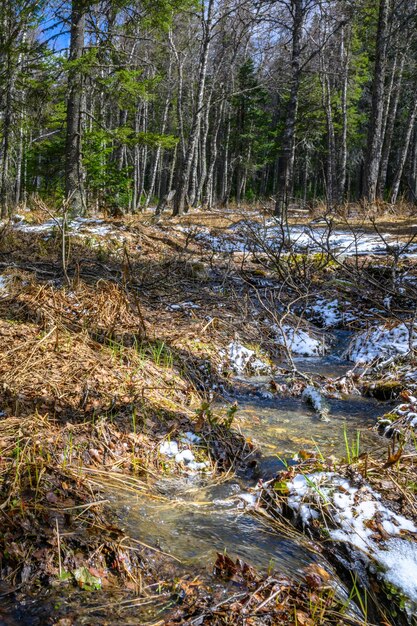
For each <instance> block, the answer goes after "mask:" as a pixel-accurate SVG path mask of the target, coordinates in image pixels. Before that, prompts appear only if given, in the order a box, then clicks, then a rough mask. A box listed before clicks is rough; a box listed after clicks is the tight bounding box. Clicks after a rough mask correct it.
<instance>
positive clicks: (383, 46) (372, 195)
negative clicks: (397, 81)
mask: <svg viewBox="0 0 417 626" xmlns="http://www.w3.org/2000/svg"><path fill="white" fill-rule="evenodd" d="M388 9H389V0H380V2H379V15H378V30H377V39H376V51H375V68H374V77H373V86H372V109H371V119H370V123H369V130H368V145H367V154H366V161H365V178H364V196H365V198H366V199H367V200H368V202H370V203H373V202H375V200H376V198H377V184H378V174H379V165H380V161H381V152H382V141H383V137H382V129H383V115H384V88H385V70H386V58H387V37H388Z"/></svg>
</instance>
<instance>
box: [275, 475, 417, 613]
mask: <svg viewBox="0 0 417 626" xmlns="http://www.w3.org/2000/svg"><path fill="white" fill-rule="evenodd" d="M287 486H288V488H289V496H288V500H287V503H288V506H290V507H291V508H292V509H293V511H295V512H296V513H297V514H298V515H299V516H300V518H301V519H302V521H303V523H304V524H308V522H309V521H310V520H311V519H316V518H318V517H319V511H321V510H322V509H323V507H325V508H326V512H327V513H328V514H329V515H330V516H331V518H332V520H333V523H334V524H335V525H336V528H335V529H333V530H330V537H331V538H332V539H333V540H335V541H342V542H345V543H349V544H350V545H352V546H353V547H354V548H356V549H358V550H360V551H361V553H362V554H363V557H364V559H365V561H366V562H367V563H368V564H377V565H378V566H379V567H380V568H381V569H382V570H383V571H382V573H381V576H382V577H383V578H384V579H385V580H386V581H388V582H390V583H392V584H393V585H395V587H396V588H397V589H398V590H399V591H400V592H401V593H403V594H404V595H406V596H407V597H408V598H409V599H410V600H412V601H413V602H416V601H417V543H416V542H415V541H413V540H411V539H406V538H404V537H402V536H401V535H402V533H403V532H410V533H417V527H416V526H415V524H414V523H413V522H412V521H411V520H408V519H407V518H405V517H403V516H402V515H398V514H397V513H395V512H394V511H392V510H391V509H389V508H388V507H386V506H385V505H384V504H382V502H381V497H380V495H379V494H378V493H376V492H375V491H374V490H373V489H372V488H371V487H370V486H369V485H366V484H365V485H363V486H361V487H354V486H352V485H351V484H350V482H349V481H348V480H346V479H345V478H343V477H342V476H339V475H337V474H335V473H333V472H316V473H314V474H307V475H303V474H298V475H297V476H295V477H294V478H293V480H291V481H290V482H289V483H287ZM377 523H379V524H381V526H382V527H383V529H384V531H385V533H387V534H388V535H389V537H388V538H387V539H386V540H384V539H383V538H381V536H380V534H379V532H378V527H377V525H376V524H377Z"/></svg>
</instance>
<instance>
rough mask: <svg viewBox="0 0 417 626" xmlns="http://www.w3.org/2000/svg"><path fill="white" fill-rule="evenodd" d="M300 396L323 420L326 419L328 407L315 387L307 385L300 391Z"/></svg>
mask: <svg viewBox="0 0 417 626" xmlns="http://www.w3.org/2000/svg"><path fill="white" fill-rule="evenodd" d="M302 398H303V400H304V401H305V402H308V404H310V405H311V406H312V407H313V409H314V410H315V411H317V413H318V414H319V415H320V417H321V418H322V419H323V420H324V421H328V417H327V415H328V408H327V407H326V404H325V402H324V399H323V396H322V395H321V393H320V392H319V391H317V389H315V388H314V387H313V386H311V385H309V386H308V387H306V388H305V389H304V391H303V393H302Z"/></svg>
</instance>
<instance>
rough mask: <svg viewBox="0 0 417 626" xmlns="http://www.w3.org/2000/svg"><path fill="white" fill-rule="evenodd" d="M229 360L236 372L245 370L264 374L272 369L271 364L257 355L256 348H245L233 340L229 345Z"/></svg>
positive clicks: (240, 372) (242, 372)
mask: <svg viewBox="0 0 417 626" xmlns="http://www.w3.org/2000/svg"><path fill="white" fill-rule="evenodd" d="M227 356H228V361H229V364H230V367H231V368H232V370H233V371H234V372H235V373H236V374H244V373H245V372H248V373H249V372H250V373H257V374H264V373H269V372H270V371H271V368H270V366H269V365H268V364H267V363H265V362H264V361H262V360H261V359H259V358H258V357H257V356H256V353H255V351H254V350H250V349H249V348H245V346H242V344H240V343H238V342H237V341H232V342H231V343H230V344H229V346H228V353H227Z"/></svg>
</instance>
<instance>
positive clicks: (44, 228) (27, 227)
mask: <svg viewBox="0 0 417 626" xmlns="http://www.w3.org/2000/svg"><path fill="white" fill-rule="evenodd" d="M61 226H62V218H61V217H57V218H54V219H50V220H47V221H46V222H44V223H43V224H28V223H26V222H25V221H23V220H21V221H20V222H18V223H17V224H15V226H14V228H15V229H16V230H19V231H21V232H24V233H45V232H51V231H52V230H54V229H55V228H60V227H61ZM67 228H68V231H69V233H68V234H74V233H75V234H77V235H79V236H90V235H99V236H105V235H114V236H116V237H118V236H119V231H118V230H116V229H115V228H114V227H113V226H112V225H111V224H106V223H105V222H104V220H102V219H98V218H89V217H76V218H75V219H73V220H71V221H70V222H68V224H67Z"/></svg>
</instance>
